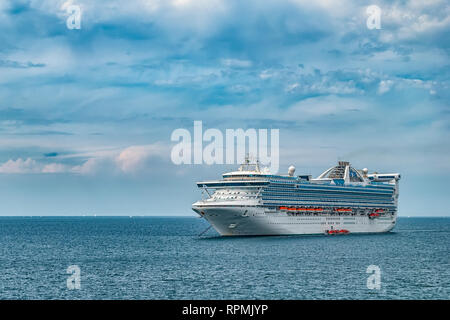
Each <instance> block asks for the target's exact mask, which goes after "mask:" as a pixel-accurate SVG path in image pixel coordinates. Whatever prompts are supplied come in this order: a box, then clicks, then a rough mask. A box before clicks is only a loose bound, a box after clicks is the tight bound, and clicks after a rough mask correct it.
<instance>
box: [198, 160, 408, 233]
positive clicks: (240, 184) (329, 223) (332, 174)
mask: <svg viewBox="0 0 450 320" xmlns="http://www.w3.org/2000/svg"><path fill="white" fill-rule="evenodd" d="M294 172H295V168H294V167H293V166H291V167H290V168H289V171H288V174H287V175H273V174H271V173H270V172H269V171H268V170H267V169H263V170H261V169H260V166H259V163H258V162H256V163H251V162H250V161H249V159H248V158H246V160H245V162H244V163H243V164H242V165H241V166H240V168H239V169H238V170H237V171H233V172H228V173H224V174H223V175H222V178H223V179H221V180H215V181H201V182H198V183H197V186H198V187H199V188H201V189H202V190H203V194H204V195H206V197H207V198H206V199H203V200H200V201H198V202H196V203H194V204H193V205H192V208H193V210H194V211H195V212H197V213H198V214H199V215H200V216H201V217H203V218H205V219H206V220H207V221H208V222H209V223H210V224H211V225H212V226H213V227H214V229H216V230H217V231H218V232H219V233H220V234H221V235H227V236H229V235H287V234H346V233H377V232H388V231H390V230H392V228H394V226H395V223H396V220H397V204H398V195H399V189H398V182H399V180H400V174H398V173H384V174H379V173H372V174H369V173H368V170H367V169H363V170H356V169H355V168H353V167H352V166H351V165H350V163H349V162H346V161H339V162H338V164H337V165H336V166H334V167H331V168H329V169H328V170H326V171H325V172H324V173H322V174H321V175H320V176H318V177H317V178H315V179H313V178H312V177H311V176H310V175H298V176H295V175H294Z"/></svg>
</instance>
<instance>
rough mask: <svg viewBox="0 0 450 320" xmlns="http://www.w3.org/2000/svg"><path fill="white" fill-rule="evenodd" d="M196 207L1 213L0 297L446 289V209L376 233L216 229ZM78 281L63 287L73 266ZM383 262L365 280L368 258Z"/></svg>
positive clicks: (328, 295) (449, 221) (380, 293)
mask: <svg viewBox="0 0 450 320" xmlns="http://www.w3.org/2000/svg"><path fill="white" fill-rule="evenodd" d="M207 226H208V224H207V223H206V222H205V221H204V220H202V219H199V218H194V217H1V218H0V298H1V299H449V298H450V264H449V262H450V259H449V253H450V252H449V251H450V250H449V249H450V247H449V245H450V218H399V220H398V223H397V226H396V228H395V229H394V232H391V233H388V234H378V235H345V236H272V237H236V238H233V237H232V238H224V237H219V236H218V234H217V233H215V231H214V230H212V229H211V230H209V231H208V232H207V233H206V234H205V235H204V236H202V237H198V234H200V233H201V232H202V231H203V230H204V229H205V228H206V227H207ZM73 265H76V266H78V268H79V270H80V276H79V279H80V282H79V284H80V289H73V290H71V289H69V288H68V285H67V279H68V278H69V277H70V276H71V274H69V273H67V268H68V267H69V266H73ZM370 265H375V266H377V268H379V270H380V274H379V280H380V282H379V283H380V288H379V289H369V288H368V286H367V279H368V277H370V276H371V273H367V268H368V266H370Z"/></svg>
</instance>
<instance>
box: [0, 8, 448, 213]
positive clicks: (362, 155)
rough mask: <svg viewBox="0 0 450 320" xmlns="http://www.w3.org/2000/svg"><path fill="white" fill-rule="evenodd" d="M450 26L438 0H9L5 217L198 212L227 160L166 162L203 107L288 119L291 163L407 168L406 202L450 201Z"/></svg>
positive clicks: (234, 124)
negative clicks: (176, 136) (205, 187)
mask: <svg viewBox="0 0 450 320" xmlns="http://www.w3.org/2000/svg"><path fill="white" fill-rule="evenodd" d="M70 5H78V6H79V7H80V8H81V12H82V16H81V29H68V27H67V23H66V22H67V19H68V16H69V14H68V12H67V8H69V7H70ZM369 5H377V6H378V7H379V8H380V9H381V29H369V28H368V27H367V24H366V22H367V18H368V14H367V12H366V9H367V7H368V6H369ZM449 30H450V7H449V4H448V2H447V1H445V0H442V1H440V0H426V1H424V0H420V1H419V0H417V1H416V0H415V1H333V2H331V1H325V0H318V1H310V0H308V1H306V0H286V1H280V0H264V1H261V0H244V1H243V0H127V1H116V0H109V1H92V0H73V1H59V0H1V1H0V215H94V214H97V215H193V212H192V211H191V209H190V206H191V203H192V202H194V201H195V200H196V199H198V198H199V197H200V192H199V191H198V190H196V187H195V182H196V181H197V180H202V179H214V178H217V177H219V175H220V174H221V173H222V172H223V171H225V170H226V169H229V166H227V167H224V166H221V165H213V166H207V165H180V166H177V165H174V164H173V163H172V162H171V159H170V151H171V148H172V146H173V145H174V143H173V142H171V140H170V136H171V133H172V132H173V131H174V130H175V129H177V128H186V129H188V130H190V131H191V132H192V130H193V122H194V120H201V121H203V127H204V129H207V128H218V129H219V130H225V129H226V128H231V129H237V128H243V129H248V128H256V129H258V128H267V129H279V130H280V172H281V173H284V172H285V171H287V168H288V166H289V165H290V164H294V165H295V166H296V167H297V173H303V174H313V175H314V176H315V175H318V174H320V173H321V172H322V171H324V170H325V169H327V168H328V167H330V166H332V165H333V164H334V163H335V162H336V161H337V160H338V159H345V160H348V161H351V162H352V163H353V164H354V166H355V167H357V168H363V167H367V168H369V170H370V171H378V172H383V171H385V172H400V173H401V174H402V181H401V186H400V187H401V192H400V206H399V210H400V215H401V216H417V215H420V216H432V215H434V216H436V215H450V212H449V210H448V208H449V207H450V197H449V196H448V194H449V182H448V181H449V179H450V142H449V141H450V134H449V133H450V122H449V120H450V94H449V92H450V91H449V76H450V67H449V61H450V60H449V53H450V35H449Z"/></svg>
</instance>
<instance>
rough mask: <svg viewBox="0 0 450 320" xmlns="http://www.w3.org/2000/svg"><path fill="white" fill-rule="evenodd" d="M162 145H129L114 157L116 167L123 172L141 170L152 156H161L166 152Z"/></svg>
mask: <svg viewBox="0 0 450 320" xmlns="http://www.w3.org/2000/svg"><path fill="white" fill-rule="evenodd" d="M165 152H166V148H164V147H163V146H162V145H159V144H155V145H143V146H131V147H128V148H126V149H125V150H123V151H122V152H121V153H120V154H119V155H118V156H117V157H116V159H115V161H116V164H117V166H118V168H119V169H120V170H121V171H123V172H125V173H135V172H138V171H140V170H142V169H143V168H144V167H145V165H146V163H147V162H148V161H149V159H151V158H152V157H162V156H163V155H165V154H166V153H165Z"/></svg>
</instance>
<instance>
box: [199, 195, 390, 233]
mask: <svg viewBox="0 0 450 320" xmlns="http://www.w3.org/2000/svg"><path fill="white" fill-rule="evenodd" d="M193 210H194V211H195V212H197V213H198V214H199V215H200V216H201V217H203V218H204V219H206V220H207V221H208V222H209V223H210V224H211V225H212V226H213V227H214V229H215V230H216V231H217V232H218V233H219V234H220V235H222V236H268V235H314V234H329V233H328V232H329V231H330V230H346V231H348V233H381V232H389V231H391V230H392V229H393V228H394V226H395V223H396V215H394V216H385V217H379V218H375V219H371V218H369V217H368V216H367V215H360V216H358V215H345V214H342V215H322V216H321V215H320V214H318V215H311V216H307V215H301V216H289V215H287V214H286V213H285V212H281V211H277V212H273V211H268V210H267V209H265V208H264V207H257V206H256V207H255V206H253V207H252V206H239V205H235V206H230V205H229V204H228V205H223V206H220V205H218V204H215V205H208V204H206V203H202V202H197V203H195V204H194V205H193Z"/></svg>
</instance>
